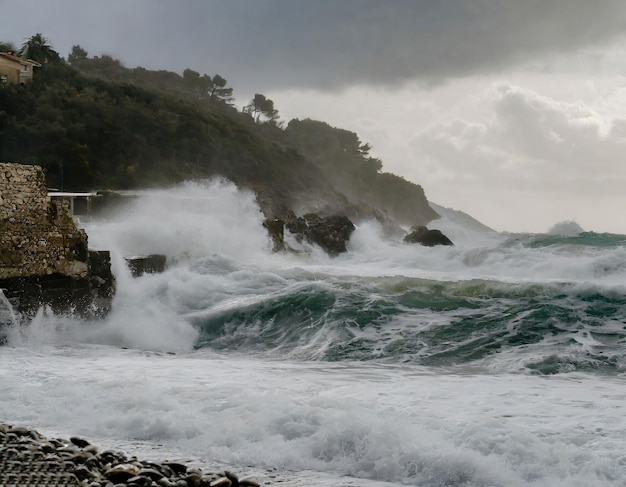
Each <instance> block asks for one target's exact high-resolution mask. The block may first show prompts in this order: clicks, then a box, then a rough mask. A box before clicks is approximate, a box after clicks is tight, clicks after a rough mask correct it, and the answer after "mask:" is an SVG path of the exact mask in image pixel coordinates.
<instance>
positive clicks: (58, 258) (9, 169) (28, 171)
mask: <svg viewBox="0 0 626 487" xmlns="http://www.w3.org/2000/svg"><path fill="white" fill-rule="evenodd" d="M0 192H1V194H2V200H1V201H0V288H3V289H5V290H6V291H5V292H4V294H5V296H6V297H7V298H8V300H9V301H10V302H11V304H12V305H13V308H14V309H15V310H16V311H17V312H18V313H19V314H21V315H22V316H23V317H26V318H28V317H30V316H32V315H34V314H35V313H36V312H37V310H38V309H39V308H40V307H41V306H43V305H48V306H50V307H51V308H52V311H53V312H55V313H59V314H63V313H72V314H79V315H82V316H84V317H88V318H92V317H100V316H103V315H104V314H106V313H107V312H108V310H109V309H110V304H111V300H112V297H113V294H114V292H115V279H114V278H113V276H112V274H111V270H110V257H108V254H106V255H103V256H102V258H101V259H100V258H99V255H98V254H94V253H92V252H90V251H89V249H88V242H87V235H86V233H85V232H84V231H83V230H81V229H79V228H78V227H77V226H76V224H75V222H74V220H73V219H72V215H71V214H70V212H69V208H68V205H67V203H66V202H63V201H48V193H47V189H46V184H45V177H44V174H43V170H42V169H41V167H38V166H28V165H23V164H0ZM107 259H108V260H107ZM105 268H106V269H105Z"/></svg>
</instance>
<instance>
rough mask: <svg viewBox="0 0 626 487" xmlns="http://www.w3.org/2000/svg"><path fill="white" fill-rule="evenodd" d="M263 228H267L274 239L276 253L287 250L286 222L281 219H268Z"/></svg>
mask: <svg viewBox="0 0 626 487" xmlns="http://www.w3.org/2000/svg"><path fill="white" fill-rule="evenodd" d="M263 226H264V227H265V228H267V233H269V236H270V238H271V239H272V243H273V244H274V249H273V250H274V252H280V251H282V250H285V222H284V221H283V220H281V219H280V218H268V219H267V220H265V221H264V222H263Z"/></svg>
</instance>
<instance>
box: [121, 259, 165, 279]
mask: <svg viewBox="0 0 626 487" xmlns="http://www.w3.org/2000/svg"><path fill="white" fill-rule="evenodd" d="M166 262H167V257H166V256H165V255H162V254H151V255H146V256H142V257H127V258H126V263H127V264H128V268H129V269H130V273H131V274H132V276H133V277H139V276H142V275H144V274H157V273H160V272H163V271H164V270H165V263H166Z"/></svg>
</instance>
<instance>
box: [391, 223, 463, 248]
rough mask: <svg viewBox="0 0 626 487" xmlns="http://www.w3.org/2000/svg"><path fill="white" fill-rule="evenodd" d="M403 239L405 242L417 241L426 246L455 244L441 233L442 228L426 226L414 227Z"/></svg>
mask: <svg viewBox="0 0 626 487" xmlns="http://www.w3.org/2000/svg"><path fill="white" fill-rule="evenodd" d="M403 241H404V242H405V243H417V244H420V245H424V246H426V247H434V246H436V245H454V243H453V242H452V240H450V239H449V238H448V237H446V236H445V235H444V234H443V233H441V230H435V229H433V230H429V229H428V228H427V227H424V226H419V227H414V228H412V232H411V233H410V234H408V235H407V236H406V237H404V239H403Z"/></svg>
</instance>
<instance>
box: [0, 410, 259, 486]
mask: <svg viewBox="0 0 626 487" xmlns="http://www.w3.org/2000/svg"><path fill="white" fill-rule="evenodd" d="M37 485H46V486H85V487H109V486H111V487H112V486H113V485H116V486H120V487H123V486H128V487H174V486H175V487H238V486H241V487H258V486H259V485H260V484H259V482H257V481H256V480H254V479H252V478H246V479H239V477H238V476H237V475H236V474H234V473H232V472H230V471H223V472H209V471H206V470H201V469H199V468H194V467H191V466H188V465H186V464H184V463H181V462H175V461H167V460H166V461H163V462H149V461H145V460H139V459H137V457H134V456H130V457H129V456H127V455H125V454H124V453H121V452H118V451H113V450H103V451H100V450H99V448H98V447H97V446H95V445H92V444H91V443H90V442H89V441H87V440H85V439H83V438H80V437H70V438H69V440H68V439H62V438H47V437H45V436H43V435H41V434H40V433H39V432H37V431H35V430H33V429H29V428H25V427H21V426H14V425H10V424H6V423H2V422H0V487H13V486H15V487H18V486H19V487H24V486H37Z"/></svg>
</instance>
